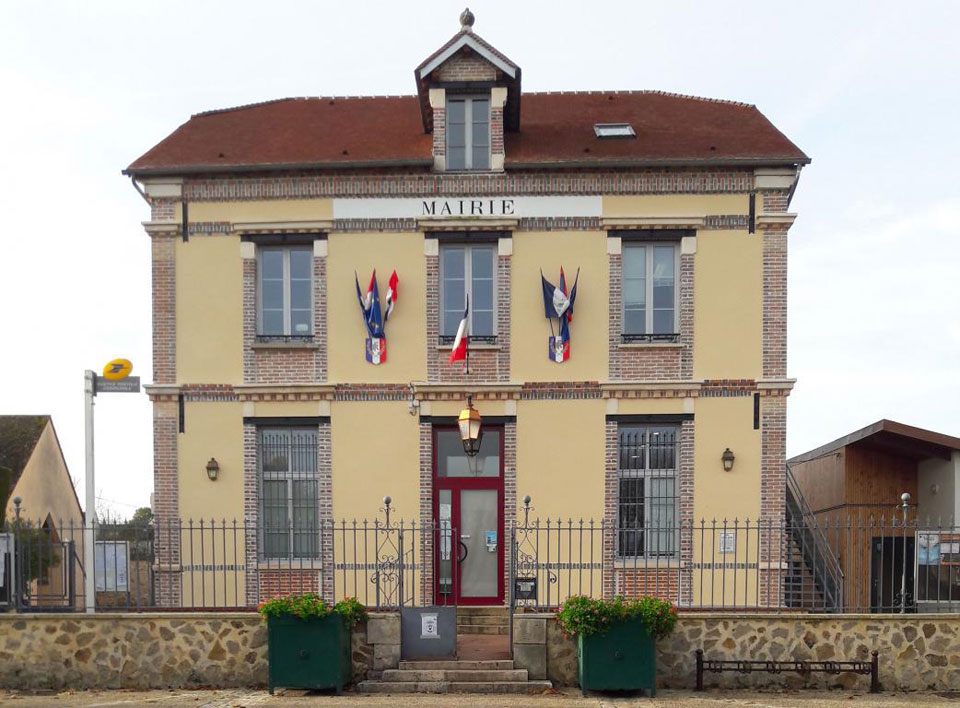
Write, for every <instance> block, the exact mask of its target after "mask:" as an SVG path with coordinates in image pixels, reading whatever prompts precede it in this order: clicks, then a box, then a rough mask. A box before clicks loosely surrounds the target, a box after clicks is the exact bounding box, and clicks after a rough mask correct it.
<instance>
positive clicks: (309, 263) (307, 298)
mask: <svg viewBox="0 0 960 708" xmlns="http://www.w3.org/2000/svg"><path fill="white" fill-rule="evenodd" d="M258 261H259V262H258V268H257V273H258V276H259V277H258V284H257V291H258V311H257V320H258V334H259V335H261V336H266V337H289V336H293V337H309V336H312V335H313V249H311V248H310V247H303V246H298V247H266V248H261V249H260V250H259V252H258Z"/></svg>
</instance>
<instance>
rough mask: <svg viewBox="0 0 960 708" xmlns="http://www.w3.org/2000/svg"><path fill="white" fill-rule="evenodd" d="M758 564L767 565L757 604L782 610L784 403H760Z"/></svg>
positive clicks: (772, 399) (783, 400) (766, 400)
mask: <svg viewBox="0 0 960 708" xmlns="http://www.w3.org/2000/svg"><path fill="white" fill-rule="evenodd" d="M760 438H761V454H760V523H761V527H762V528H769V531H766V530H762V531H761V538H760V561H761V563H770V564H771V566H770V568H769V569H767V570H761V572H760V597H759V598H758V603H759V604H762V605H765V606H770V607H782V600H783V579H784V572H785V571H784V570H783V569H782V568H779V567H777V564H779V563H780V562H781V561H783V559H784V558H786V551H785V548H783V547H782V544H783V543H784V540H785V539H784V534H783V532H782V529H783V524H784V523H785V519H786V484H787V478H786V464H787V461H786V445H787V399H786V398H785V397H780V396H777V397H772V396H768V397H762V398H761V399H760Z"/></svg>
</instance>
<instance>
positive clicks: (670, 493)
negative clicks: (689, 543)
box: [617, 425, 678, 558]
mask: <svg viewBox="0 0 960 708" xmlns="http://www.w3.org/2000/svg"><path fill="white" fill-rule="evenodd" d="M677 458H678V454H677V428H676V426H662V425H657V426H653V425H650V426H646V425H622V426H620V430H619V442H618V460H619V461H618V465H617V477H618V480H617V487H618V495H617V496H618V499H617V553H618V555H619V556H620V557H621V558H631V557H632V558H635V557H641V558H643V557H662V556H674V555H676V552H677V541H678V539H677Z"/></svg>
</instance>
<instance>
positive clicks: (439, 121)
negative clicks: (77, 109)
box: [125, 13, 810, 605]
mask: <svg viewBox="0 0 960 708" xmlns="http://www.w3.org/2000/svg"><path fill="white" fill-rule="evenodd" d="M415 77H416V86H415V88H416V93H415V94H414V95H409V96H352V97H317V98H291V99H280V100H276V101H270V102H265V103H259V104H253V105H248V106H238V107H235V108H227V109H222V110H213V111H208V112H205V113H199V114H196V115H194V116H192V117H191V118H190V119H189V120H188V121H187V122H186V123H184V124H183V125H181V126H180V127H179V128H177V129H176V130H175V131H174V132H173V133H172V134H170V135H169V136H168V137H167V138H165V139H164V140H163V141H161V142H160V143H159V144H157V145H156V146H154V147H153V148H151V149H150V150H149V151H148V152H146V153H145V154H144V155H143V156H142V157H140V158H138V159H137V160H135V161H134V162H133V163H132V164H131V165H130V166H129V167H128V168H127V169H126V170H125V173H126V174H127V175H129V176H131V177H132V178H133V179H134V181H135V184H136V185H137V186H138V189H140V190H142V192H143V194H144V195H145V197H146V199H147V201H148V202H149V204H150V209H151V213H150V218H149V220H147V221H146V222H145V223H144V228H145V229H146V232H147V235H148V236H149V238H150V239H151V242H152V259H153V285H152V287H153V376H154V381H153V383H152V385H150V386H148V388H147V391H148V393H149V396H150V399H151V401H152V402H153V410H154V453H155V457H154V460H155V466H154V478H155V512H156V515H157V518H158V528H160V529H162V528H163V524H164V523H177V522H178V521H179V520H183V523H187V522H188V520H193V522H194V523H196V522H197V521H198V520H199V519H206V520H210V519H214V520H216V521H217V522H219V520H220V519H227V520H228V522H229V521H230V520H237V523H240V524H242V526H243V531H242V532H241V533H240V534H239V537H238V536H237V533H234V534H233V535H232V537H230V538H229V539H227V540H225V541H224V544H227V545H229V548H227V546H226V545H224V547H223V548H224V550H223V551H222V552H223V553H224V554H225V555H226V556H229V557H230V558H231V560H230V561H229V563H228V564H227V565H228V566H229V572H230V573H231V576H230V577H231V578H232V579H233V582H232V583H231V582H227V583H225V584H224V586H225V588H226V589H225V592H226V596H224V600H223V603H224V604H228V605H243V604H249V603H251V602H254V601H255V600H256V598H260V597H263V596H264V595H269V594H272V593H274V592H277V591H281V590H284V589H289V585H288V584H289V582H290V577H291V573H290V571H291V569H295V570H296V577H297V581H298V582H299V583H305V584H306V585H307V586H309V587H313V588H319V589H321V590H322V591H323V592H324V593H325V594H327V595H328V596H334V595H336V596H339V595H342V594H344V593H346V594H350V592H349V591H350V588H348V587H346V586H345V584H343V585H338V583H341V581H340V580H339V576H338V575H337V574H336V569H337V568H338V567H339V566H337V563H338V562H340V561H338V560H337V558H338V557H339V556H334V555H333V554H334V553H340V550H339V549H334V548H330V549H326V550H325V548H326V547H325V546H324V541H323V540H322V538H321V539H320V540H318V538H317V532H316V529H317V528H318V527H322V526H323V525H324V524H333V523H339V521H340V520H341V519H346V520H352V519H359V520H362V519H372V518H374V517H377V516H378V514H380V507H381V506H382V503H381V499H382V498H383V497H384V496H386V495H389V496H391V497H392V504H393V509H394V513H395V514H396V515H399V516H400V517H402V518H404V519H419V520H422V521H423V522H426V523H433V522H442V521H448V522H450V521H452V522H453V523H454V524H455V525H457V526H458V527H459V528H460V534H461V539H462V544H461V545H463V546H464V547H465V548H467V550H468V551H469V553H470V556H471V558H472V559H471V561H470V563H476V564H477V565H475V566H474V567H473V568H472V569H471V570H470V572H469V573H468V574H467V576H465V577H466V579H463V580H462V582H461V583H460V587H459V588H458V589H456V590H455V592H456V593H457V594H458V601H459V602H461V603H467V604H469V603H477V604H500V603H503V602H504V599H505V588H504V585H505V581H504V577H505V573H506V571H505V566H506V565H507V563H505V561H504V551H503V548H504V545H506V544H505V543H504V542H502V541H503V539H505V537H506V533H507V531H508V529H509V527H510V525H511V524H513V523H516V522H517V521H518V520H520V519H521V518H522V516H523V512H522V505H521V502H520V500H521V499H522V498H523V497H524V496H525V495H529V496H531V497H532V499H533V506H534V507H535V509H536V512H535V513H536V515H537V516H540V517H542V518H547V517H549V518H552V519H564V520H566V519H591V518H592V519H594V520H596V521H597V522H598V523H599V522H601V521H602V522H603V523H604V524H605V526H604V528H605V529H606V530H605V531H604V532H603V533H602V534H599V533H598V534H597V537H596V542H595V548H593V547H591V552H593V550H595V557H596V558H597V564H596V570H595V571H594V570H593V569H591V571H590V572H591V573H595V580H596V588H597V589H596V592H598V593H599V592H603V593H605V594H612V593H614V592H623V591H624V589H625V588H628V587H632V588H633V589H634V590H639V591H643V590H648V591H649V590H650V589H651V588H652V587H653V585H654V584H656V585H657V587H658V589H659V592H660V593H661V594H666V595H668V596H670V597H672V598H673V599H675V600H678V601H684V600H686V601H687V602H688V603H691V602H692V599H691V598H692V592H693V590H692V588H693V585H694V583H695V570H694V568H695V566H696V564H697V563H698V562H699V561H700V560H701V559H700V557H699V555H700V554H701V550H700V549H698V548H694V544H693V543H691V542H690V540H689V538H687V537H683V536H681V535H680V534H678V533H677V529H678V528H680V527H681V526H683V525H684V524H685V525H687V527H688V528H690V527H691V525H692V524H694V523H695V522H697V521H699V520H700V519H702V518H706V519H710V518H712V517H716V518H721V517H729V518H734V517H738V518H740V519H747V518H749V519H752V520H755V521H756V520H767V521H775V520H778V519H781V518H782V517H783V514H784V508H783V507H784V503H783V498H784V491H783V490H784V463H785V431H786V399H787V396H788V394H789V393H790V390H791V388H792V386H793V380H791V379H789V378H787V362H786V331H787V330H786V302H787V301H786V283H787V234H788V231H789V229H790V226H791V224H792V223H793V221H794V219H795V216H796V215H795V214H794V213H792V212H790V211H789V206H790V200H791V197H792V196H793V193H794V190H795V189H796V186H797V181H798V178H799V174H800V169H801V168H802V166H803V165H805V164H807V163H809V161H810V160H809V158H808V157H807V156H806V155H804V153H803V152H802V151H801V150H800V149H799V148H798V147H797V146H796V145H794V144H793V143H792V142H790V140H788V139H787V138H786V137H785V136H784V135H783V134H782V133H781V132H780V131H779V130H777V129H776V127H774V126H773V125H772V124H771V123H770V121H769V120H768V119H767V118H766V117H765V116H764V115H763V114H762V113H760V111H759V110H758V109H757V108H756V107H755V106H752V105H748V104H743V103H737V102H732V101H723V100H713V99H704V98H698V97H693V96H683V95H675V94H669V93H663V92H657V91H622V92H609V91H595V92H575V93H524V92H523V91H522V88H521V70H520V67H519V66H518V65H517V64H516V63H515V62H514V61H512V60H511V59H510V58H508V57H507V56H506V55H505V54H504V53H502V52H501V51H499V50H498V49H497V48H495V47H494V46H492V45H491V44H490V43H489V42H487V41H485V40H484V39H483V38H481V37H480V36H479V35H478V34H476V33H475V32H474V31H473V17H472V15H470V14H469V13H465V14H464V17H463V18H462V26H461V29H460V31H458V32H457V33H456V34H455V35H454V36H453V37H452V38H450V40H449V41H447V42H446V43H444V44H443V45H442V46H441V47H440V48H439V49H438V50H436V51H435V52H433V53H432V54H430V55H429V56H428V57H427V58H426V59H425V60H424V61H423V62H422V63H421V64H420V66H418V67H417V68H416V70H415ZM321 80H322V79H321ZM362 88H363V87H358V90H360V91H362ZM561 268H562V269H563V272H564V273H565V276H566V285H567V289H568V290H570V289H571V288H572V287H573V284H574V279H575V278H577V277H579V279H578V280H577V281H576V282H577V290H576V292H577V295H576V300H575V306H574V312H575V316H574V317H572V318H571V319H570V320H569V321H568V322H567V329H568V331H569V340H568V342H569V350H568V353H567V351H566V350H565V349H564V346H563V344H564V340H563V336H562V334H561V327H560V325H561V321H560V319H559V318H556V319H549V320H548V318H547V317H545V307H546V306H545V303H544V295H543V292H544V291H543V288H542V287H541V285H542V281H541V274H542V276H543V277H544V278H546V280H548V281H549V282H550V283H551V284H557V283H558V282H559V278H560V272H561ZM374 270H375V271H376V277H377V281H376V282H377V285H378V288H379V290H380V293H381V297H382V296H383V295H384V294H385V293H386V291H387V289H388V287H389V286H388V278H389V277H390V275H391V274H392V273H393V272H394V271H395V272H396V274H397V277H398V279H399V285H398V289H397V293H398V297H397V299H396V302H395V305H394V308H393V311H392V313H391V315H390V317H389V319H388V320H387V322H386V324H385V326H384V327H383V336H382V337H373V336H372V335H371V332H370V330H369V329H368V328H367V326H366V325H365V320H364V317H363V316H362V314H361V313H362V310H361V305H360V304H359V303H358V297H359V298H360V299H361V300H362V299H363V298H364V297H365V296H364V295H363V293H365V292H366V291H367V287H368V283H370V280H371V273H372V272H373V271H374ZM578 273H579V276H577V274H578ZM468 299H469V309H468V308H467V302H468ZM385 308H386V305H384V309H385ZM467 309H468V312H467V316H466V318H467V321H468V336H469V351H470V354H469V372H467V371H466V370H465V367H464V365H463V362H458V363H456V364H450V363H449V362H448V359H449V357H450V353H451V347H452V345H453V341H454V339H455V337H456V335H457V332H458V328H459V325H460V322H461V319H463V317H464V311H465V310H467ZM551 338H552V339H551ZM558 339H560V340H561V341H560V344H561V346H560V354H558V353H557V344H558V341H557V340H558ZM372 340H383V341H372ZM384 349H385V351H386V355H385V359H384V354H383V350H384ZM558 359H559V361H558ZM377 362H379V363H377ZM468 395H470V396H472V400H473V403H474V405H475V406H476V407H477V408H478V410H479V411H480V412H481V414H482V416H483V419H484V430H485V434H484V443H483V448H482V449H481V452H480V455H479V459H480V471H479V472H477V471H476V470H475V469H473V468H469V469H468V465H467V461H466V459H465V458H464V455H463V452H462V449H461V447H460V441H459V439H458V437H457V433H456V426H455V422H456V416H457V414H458V412H459V411H460V409H462V408H463V406H464V401H465V399H466V397H467V396H468ZM725 450H730V451H732V453H733V454H735V459H736V462H735V464H734V466H733V468H732V469H730V470H729V471H725V469H724V465H723V463H722V461H721V457H722V455H723V453H724V452H725ZM213 461H215V462H216V469H217V475H216V479H211V478H210V476H209V475H208V474H207V471H206V470H207V469H208V466H209V464H210V463H212V462H213ZM162 536H163V533H162V532H161V538H162ZM183 538H184V537H183V536H181V542H180V543H177V542H175V541H174V542H171V544H170V545H169V546H167V547H163V549H162V553H164V554H166V555H165V556H164V557H163V558H161V559H160V566H159V568H160V570H159V574H160V577H161V580H160V588H161V592H160V595H161V597H162V598H163V602H166V603H169V604H176V603H179V602H185V601H186V594H187V593H188V592H191V593H193V592H196V591H197V587H196V586H195V585H194V584H193V583H194V581H193V580H191V579H190V577H192V576H191V572H190V571H191V570H193V569H194V568H195V567H199V566H197V565H196V563H194V562H193V561H189V560H187V559H185V558H184V557H183V554H184V553H185V552H186V551H185V550H184V549H185V548H186V545H185V542H183ZM225 538H226V536H225ZM458 540H459V539H458ZM219 543H220V541H219V540H218V541H217V542H216V544H219ZM216 547H217V548H219V545H217V546H216ZM435 550H436V549H435V548H434V546H433V545H432V542H431V541H430V539H429V538H428V539H426V541H425V542H424V544H423V546H422V547H421V549H420V551H419V552H420V554H421V555H420V556H419V558H420V560H419V561H418V562H422V569H423V576H422V585H423V586H422V587H421V588H420V589H419V597H420V599H421V600H423V601H426V602H430V601H434V600H436V599H437V598H438V597H439V595H441V594H448V593H449V592H451V586H450V579H449V577H446V580H445V579H444V574H445V573H448V572H449V571H448V570H446V571H445V570H444V568H443V567H436V568H435V567H434V565H435V563H437V562H440V564H441V566H442V565H443V563H442V561H443V560H444V559H445V560H447V561H449V557H448V556H444V554H445V553H446V551H440V552H439V553H436V554H435ZM216 552H221V551H216ZM348 555H349V553H348ZM441 556H443V558H441ZM438 558H440V561H438ZM638 559H639V564H640V565H641V566H643V567H641V568H640V569H639V570H638ZM650 559H655V560H656V564H657V568H656V569H654V570H651V569H649V568H648V567H647V566H648V565H649V561H650ZM344 562H345V561H344ZM274 571H276V572H274ZM282 571H286V573H285V574H284V573H283V572H282ZM465 572H466V571H465ZM751 572H755V573H760V574H761V575H762V577H763V583H764V584H766V583H767V582H768V580H769V579H770V578H771V577H774V576H775V575H776V574H777V573H778V572H779V571H778V570H777V568H776V567H774V566H773V565H771V564H769V563H767V564H766V565H764V566H763V568H762V569H761V568H760V564H754V565H753V566H752V571H751ZM165 574H166V575H165ZM661 581H662V585H661V584H660V583H661ZM759 585H760V584H759V583H753V582H751V583H750V587H751V588H753V587H755V586H756V587H759ZM188 586H189V587H188ZM765 587H766V585H765ZM768 591H769V588H768Z"/></svg>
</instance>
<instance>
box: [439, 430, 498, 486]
mask: <svg viewBox="0 0 960 708" xmlns="http://www.w3.org/2000/svg"><path fill="white" fill-rule="evenodd" d="M436 452H437V476H438V477H499V476H500V431H499V430H496V429H491V430H486V431H484V433H483V440H482V441H481V443H480V452H478V453H477V457H476V459H475V461H474V462H475V469H476V471H475V472H474V471H472V470H471V469H470V460H469V459H468V458H467V454H466V453H465V452H464V451H463V442H462V441H461V440H460V431H459V430H438V431H437V450H436Z"/></svg>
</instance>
